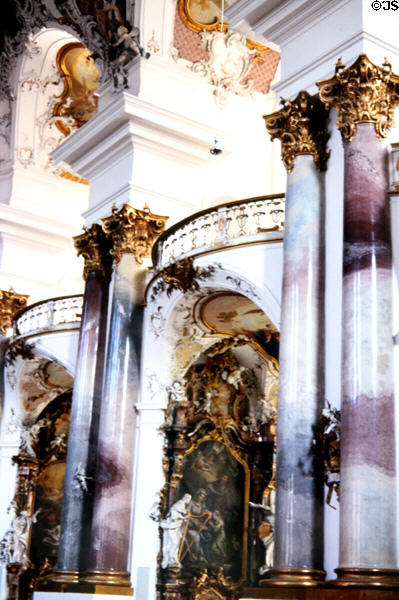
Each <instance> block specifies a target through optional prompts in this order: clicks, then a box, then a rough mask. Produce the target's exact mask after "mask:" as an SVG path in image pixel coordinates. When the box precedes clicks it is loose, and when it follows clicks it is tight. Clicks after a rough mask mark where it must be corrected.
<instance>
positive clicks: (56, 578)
mask: <svg viewBox="0 0 399 600" xmlns="http://www.w3.org/2000/svg"><path fill="white" fill-rule="evenodd" d="M44 581H46V582H54V583H79V571H63V570H62V569H54V571H53V572H52V573H51V574H50V575H48V576H47V577H46V579H45V580H44Z"/></svg>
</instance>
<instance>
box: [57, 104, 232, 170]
mask: <svg viewBox="0 0 399 600" xmlns="http://www.w3.org/2000/svg"><path fill="white" fill-rule="evenodd" d="M218 135H219V138H220V137H222V139H223V140H226V135H225V133H224V132H221V131H220V130H218V129H216V130H215V128H214V127H212V126H210V125H205V124H203V123H201V122H198V121H194V120H193V119H190V118H188V117H184V116H182V115H180V114H177V113H175V112H172V111H170V110H168V109H165V108H163V107H160V106H158V105H155V104H152V103H150V102H147V101H145V100H142V99H140V98H137V96H133V95H132V94H129V93H126V92H124V93H121V94H119V95H118V96H117V97H116V99H115V101H114V103H113V104H109V105H108V106H106V107H105V108H104V109H103V110H101V111H100V112H99V113H97V115H95V116H94V117H93V118H92V119H91V120H90V121H89V122H88V123H86V125H85V126H84V127H82V128H81V129H79V130H78V131H76V132H75V133H74V134H73V135H71V136H70V137H69V138H67V139H66V140H65V141H64V142H62V144H60V146H58V148H56V149H55V150H54V151H53V152H52V157H53V158H54V160H55V162H56V163H58V162H61V161H65V162H66V163H68V164H69V165H71V167H72V169H73V170H74V171H76V172H78V173H79V174H80V175H81V176H83V177H86V178H87V179H89V180H90V177H91V176H93V173H94V172H95V171H96V165H98V161H99V159H100V160H101V159H102V158H103V159H104V160H105V161H106V160H107V155H109V150H110V147H115V148H116V147H117V145H118V144H119V143H120V140H121V138H124V137H126V136H128V137H129V140H130V143H131V144H133V142H135V143H136V144H137V143H141V144H145V145H146V148H147V149H149V150H150V151H153V152H156V153H159V152H162V153H163V154H164V155H165V156H166V157H170V158H171V159H172V160H179V161H180V162H183V163H185V164H187V165H189V166H202V165H204V164H208V163H210V162H211V161H212V160H213V157H212V155H211V154H210V153H209V143H210V140H212V139H213V137H214V136H218ZM230 138H231V135H227V142H226V143H225V155H228V154H229V153H230V151H229V149H228V144H229V139H230ZM226 145H227V147H226Z"/></svg>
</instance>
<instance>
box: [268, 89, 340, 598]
mask: <svg viewBox="0 0 399 600" xmlns="http://www.w3.org/2000/svg"><path fill="white" fill-rule="evenodd" d="M327 117H328V113H327V111H326V110H325V109H324V108H323V106H322V104H321V103H320V101H319V100H318V99H314V98H312V97H311V96H310V95H309V94H308V93H307V92H300V93H299V95H298V96H297V98H296V99H295V100H294V101H293V102H289V101H284V106H283V108H282V109H281V110H280V111H278V112H277V113H274V114H272V115H269V116H266V117H265V120H266V128H267V130H268V132H269V133H270V134H271V135H272V139H273V138H276V137H277V138H279V139H280V140H281V142H282V157H283V161H284V163H285V165H286V167H287V170H288V182H287V193H286V206H285V231H284V272H283V289H282V306H281V332H280V356H279V367H280V376H279V401H278V414H277V470H276V518H275V553H274V567H273V569H272V570H271V571H270V572H269V574H268V577H267V579H264V580H263V581H262V582H261V584H262V585H270V586H276V585H281V586H290V585H291V586H293V587H296V586H302V585H303V586H318V585H321V584H322V582H323V580H324V577H325V573H324V570H323V475H322V471H321V468H320V466H321V465H320V461H319V459H318V457H317V456H316V453H315V452H314V437H315V433H316V431H317V430H318V429H319V425H320V418H321V411H322V408H323V403H324V378H323V360H324V352H323V347H324V335H323V328H324V323H323V319H324V287H323V284H324V182H323V175H322V174H321V172H320V170H324V169H325V166H326V161H327V158H328V155H327V154H326V142H327V139H328V134H327V132H326V121H327Z"/></svg>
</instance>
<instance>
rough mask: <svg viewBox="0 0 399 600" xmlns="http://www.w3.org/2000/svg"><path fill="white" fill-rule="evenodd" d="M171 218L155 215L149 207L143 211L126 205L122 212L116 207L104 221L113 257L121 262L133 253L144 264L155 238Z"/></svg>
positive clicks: (104, 228) (104, 229)
mask: <svg viewBox="0 0 399 600" xmlns="http://www.w3.org/2000/svg"><path fill="white" fill-rule="evenodd" d="M168 218H169V217H163V216H161V215H155V214H153V213H152V212H151V211H150V209H149V208H148V206H145V207H144V209H143V210H139V209H138V208H133V207H132V206H130V205H129V204H124V205H123V206H122V208H121V209H120V210H118V209H117V207H116V206H115V205H114V206H113V207H112V215H111V216H110V217H106V218H104V219H102V221H103V231H104V233H105V234H106V235H107V236H108V237H109V238H110V240H111V242H112V249H111V251H110V253H111V255H112V256H113V257H114V258H115V260H116V262H119V261H120V259H121V256H122V254H124V253H132V254H134V255H135V257H136V261H137V262H138V263H139V264H142V262H143V258H144V257H145V256H149V255H150V253H151V249H152V246H153V243H154V241H155V238H156V237H158V236H159V235H160V234H161V233H162V232H163V231H164V229H165V225H166V221H167V220H168Z"/></svg>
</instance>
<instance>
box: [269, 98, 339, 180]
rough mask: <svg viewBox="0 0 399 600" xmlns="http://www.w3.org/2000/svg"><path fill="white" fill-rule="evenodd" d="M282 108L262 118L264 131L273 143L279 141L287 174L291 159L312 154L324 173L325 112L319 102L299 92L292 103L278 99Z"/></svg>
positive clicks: (325, 150) (290, 168) (325, 158)
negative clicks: (264, 125) (268, 134)
mask: <svg viewBox="0 0 399 600" xmlns="http://www.w3.org/2000/svg"><path fill="white" fill-rule="evenodd" d="M281 101H282V103H283V108H282V109H281V110H279V111H277V112H275V113H272V114H271V115H264V117H263V118H264V119H265V124H266V129H267V131H268V133H270V135H271V138H272V140H274V139H276V138H279V139H280V141H281V157H282V159H283V162H284V165H285V167H286V169H287V171H288V172H289V173H290V172H291V171H292V169H293V168H294V158H295V157H296V156H298V155H300V154H311V155H312V156H313V158H314V161H315V163H316V166H317V168H318V169H319V170H320V171H324V170H325V169H326V164H327V159H328V157H329V155H330V153H329V152H327V149H326V148H327V141H328V138H329V134H328V131H327V127H326V125H327V118H328V111H327V110H326V109H325V108H324V106H323V104H322V103H321V102H320V100H319V99H318V98H314V97H313V96H311V95H310V94H309V93H308V92H306V91H303V90H302V91H301V92H299V94H298V96H297V97H296V98H295V100H292V102H291V101H290V100H284V99H283V98H282V99H281Z"/></svg>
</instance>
